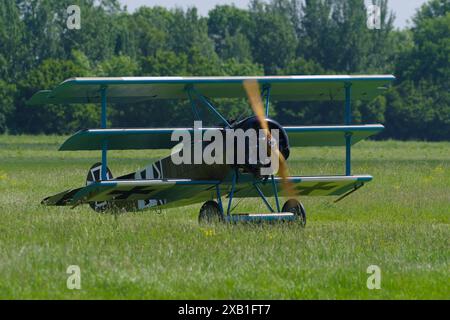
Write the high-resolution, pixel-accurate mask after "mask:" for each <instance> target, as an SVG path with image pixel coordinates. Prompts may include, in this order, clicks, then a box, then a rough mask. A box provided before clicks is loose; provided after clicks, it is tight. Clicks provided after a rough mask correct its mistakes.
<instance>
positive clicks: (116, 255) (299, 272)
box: [0, 136, 450, 299]
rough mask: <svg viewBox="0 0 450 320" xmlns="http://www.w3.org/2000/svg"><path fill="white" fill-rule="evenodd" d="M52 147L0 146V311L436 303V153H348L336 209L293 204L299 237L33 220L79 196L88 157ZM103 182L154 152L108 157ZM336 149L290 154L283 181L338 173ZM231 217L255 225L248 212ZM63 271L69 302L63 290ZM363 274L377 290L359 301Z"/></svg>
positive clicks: (393, 147)
mask: <svg viewBox="0 0 450 320" xmlns="http://www.w3.org/2000/svg"><path fill="white" fill-rule="evenodd" d="M62 141H64V137H53V136H38V137H31V136H17V137H16V136H0V217H1V221H0V298H2V299H10V298H19V299H23V298H27V299H28V298H31V299H35V298H50V299H60V298H62V299H79V298H88V299H92V298H106V299H109V298H118V299H122V298H137V299H147V298H150V299H161V298H162V299H166V298H179V299H197V298H200V299H216V298H223V299H248V298H255V299H256V298H257V299H278V298H283V299H316V298H320V299H336V298H337V299H346V298H350V299H391V298H392V299H416V298H420V299H429V298H440V299H448V298H450V264H449V262H450V143H422V142H393V141H390V142H370V141H369V142H362V143H360V144H358V145H357V146H355V148H354V156H353V159H354V166H353V171H354V173H355V174H366V173H367V174H371V175H373V176H374V181H373V182H371V183H369V184H368V185H367V186H365V187H364V188H362V189H361V190H360V191H358V192H356V193H355V194H353V195H351V196H350V197H348V198H347V199H346V200H344V201H342V202H340V203H338V204H334V203H333V202H332V199H331V198H305V199H302V201H303V202H304V204H305V206H306V209H307V212H308V223H307V226H306V228H305V229H301V228H299V227H298V226H296V225H290V226H289V225H287V226H243V225H241V226H217V227H200V226H199V225H198V223H197V215H198V210H199V207H200V205H195V206H190V207H184V208H178V209H171V210H167V211H165V212H163V213H162V214H156V213H154V212H138V213H129V214H121V215H106V214H97V213H94V212H93V211H91V210H90V208H89V207H87V206H80V207H77V208H75V209H70V208H68V207H58V208H57V207H44V206H41V205H40V201H41V199H42V198H44V197H45V196H48V195H51V194H55V193H57V192H59V191H62V190H64V189H69V188H72V187H78V186H81V185H82V184H83V183H84V179H85V176H86V173H87V170H88V168H89V167H90V165H92V164H93V163H94V162H97V161H98V160H99V153H98V152H78V153H77V152H65V153H63V152H57V151H56V150H57V148H58V146H59V144H60V143H61V142H62ZM110 154H111V157H110V159H111V160H110V167H111V169H112V171H113V173H114V175H119V174H124V173H127V172H131V171H134V170H136V169H137V168H139V167H141V166H143V165H144V164H146V163H147V162H148V161H149V159H150V158H155V157H157V156H160V155H163V153H162V152H149V151H145V152H111V153H110ZM343 159H344V154H343V150H342V149H336V148H323V149H318V148H308V149H295V150H293V152H291V158H290V159H289V164H290V168H291V173H292V174H296V175H301V174H327V173H328V174H330V173H341V172H342V171H343V168H344V162H343ZM241 209H242V211H247V212H249V211H265V210H264V207H263V204H262V203H261V201H258V200H256V199H251V200H245V201H243V202H242V206H241ZM69 265H78V266H79V267H80V269H81V286H82V289H81V290H69V289H67V287H66V280H67V277H68V274H66V269H67V267H68V266H69ZM369 265H378V266H379V267H380V268H381V289H380V290H368V289H367V287H366V281H367V278H368V276H369V274H367V273H366V269H367V267H368V266H369Z"/></svg>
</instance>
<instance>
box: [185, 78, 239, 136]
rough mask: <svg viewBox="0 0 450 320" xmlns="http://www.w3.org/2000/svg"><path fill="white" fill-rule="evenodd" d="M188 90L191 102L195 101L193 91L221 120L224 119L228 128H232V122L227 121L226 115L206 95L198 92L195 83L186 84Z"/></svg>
mask: <svg viewBox="0 0 450 320" xmlns="http://www.w3.org/2000/svg"><path fill="white" fill-rule="evenodd" d="M186 91H187V92H188V95H189V98H190V100H191V103H193V100H192V93H194V94H195V95H196V96H197V97H198V98H199V99H200V101H201V102H203V104H205V105H206V106H207V107H208V108H209V109H210V110H211V111H212V112H214V114H215V115H216V116H217V117H218V118H219V119H220V120H221V121H223V123H224V124H225V125H226V127H227V128H231V124H230V123H229V122H228V121H227V119H225V117H224V116H223V115H222V114H221V113H220V112H219V111H217V109H216V108H215V107H214V105H213V104H212V103H211V102H210V101H209V100H208V99H207V98H206V97H205V96H204V95H202V94H201V93H200V92H198V91H197V90H196V89H195V88H194V86H193V85H188V86H186ZM194 110H196V109H194ZM197 115H198V113H197Z"/></svg>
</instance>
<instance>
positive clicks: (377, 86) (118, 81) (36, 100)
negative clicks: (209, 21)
mask: <svg viewBox="0 0 450 320" xmlns="http://www.w3.org/2000/svg"><path fill="white" fill-rule="evenodd" d="M394 79H395V77H394V76H392V75H353V76H350V75H328V76H261V77H123V78H71V79H68V80H66V81H64V82H62V83H61V84H59V85H58V86H57V87H56V88H54V89H53V90H44V91H39V92H37V93H36V94H35V95H33V96H32V98H31V99H30V100H29V101H28V103H29V104H31V105H39V104H52V103H53V104H57V103H99V102H101V94H100V89H99V88H102V87H103V88H107V91H108V102H109V103H137V102H145V101H151V100H158V99H187V94H186V89H187V88H189V87H195V90H198V91H199V92H201V93H202V95H204V96H207V97H214V98H245V97H246V93H245V90H244V88H243V86H242V84H243V82H244V81H246V80H256V81H258V83H259V84H260V85H261V87H264V86H270V88H271V92H270V95H271V98H272V99H275V100H280V101H328V100H333V101H344V100H345V85H346V84H351V86H352V98H353V99H357V100H371V99H373V98H375V97H376V96H378V95H379V94H380V93H382V92H383V90H385V89H387V87H388V86H389V85H390V83H391V82H392V81H393V80H394Z"/></svg>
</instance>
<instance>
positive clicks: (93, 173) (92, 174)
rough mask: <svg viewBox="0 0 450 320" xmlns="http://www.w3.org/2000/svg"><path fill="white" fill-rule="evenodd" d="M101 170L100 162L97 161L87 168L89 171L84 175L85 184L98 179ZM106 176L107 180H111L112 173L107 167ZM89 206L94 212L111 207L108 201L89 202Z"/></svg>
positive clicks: (103, 210)
mask: <svg viewBox="0 0 450 320" xmlns="http://www.w3.org/2000/svg"><path fill="white" fill-rule="evenodd" d="M101 172H102V164H101V162H97V163H96V164H94V165H93V166H92V167H91V168H90V169H89V172H88V174H87V177H86V185H87V186H88V185H90V184H92V183H94V182H97V181H100V180H101ZM106 177H107V179H108V180H111V179H112V178H113V175H112V173H111V170H109V168H106ZM89 206H90V207H91V208H92V210H94V211H96V212H105V211H107V210H109V209H111V203H110V202H108V201H102V202H97V201H96V202H89Z"/></svg>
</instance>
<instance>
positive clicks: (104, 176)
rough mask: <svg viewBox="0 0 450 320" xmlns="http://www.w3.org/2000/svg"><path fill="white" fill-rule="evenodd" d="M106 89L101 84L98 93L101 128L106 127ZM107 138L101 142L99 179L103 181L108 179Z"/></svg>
mask: <svg viewBox="0 0 450 320" xmlns="http://www.w3.org/2000/svg"><path fill="white" fill-rule="evenodd" d="M106 91H107V87H106V86H102V87H101V88H100V94H101V98H102V115H101V127H102V129H106ZM107 153H108V140H107V139H104V140H103V143H102V173H101V180H102V181H105V180H108V177H107V174H106V173H107V170H108V169H107V168H108V156H107Z"/></svg>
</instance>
